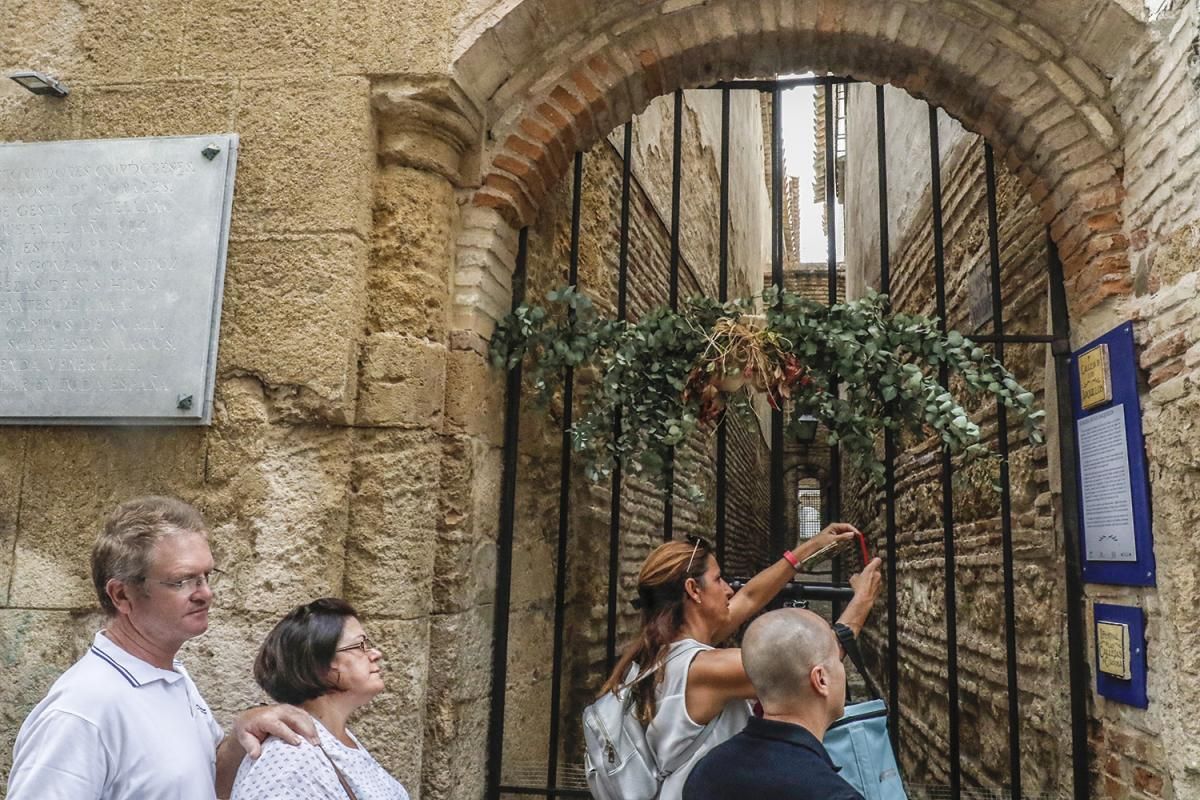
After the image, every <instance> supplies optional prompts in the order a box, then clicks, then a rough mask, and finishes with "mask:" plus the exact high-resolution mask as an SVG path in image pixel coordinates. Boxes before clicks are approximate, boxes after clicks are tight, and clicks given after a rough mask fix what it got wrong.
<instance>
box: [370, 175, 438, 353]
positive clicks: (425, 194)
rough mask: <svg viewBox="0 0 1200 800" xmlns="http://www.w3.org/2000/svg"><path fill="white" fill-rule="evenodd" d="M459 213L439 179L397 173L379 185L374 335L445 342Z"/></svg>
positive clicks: (374, 249)
mask: <svg viewBox="0 0 1200 800" xmlns="http://www.w3.org/2000/svg"><path fill="white" fill-rule="evenodd" d="M456 212H457V208H456V205H455V197H454V190H453V187H451V186H450V183H449V181H447V180H446V179H444V178H442V177H441V176H439V175H435V174H432V173H429V172H424V171H421V170H415V169H406V168H401V167H396V168H391V169H388V170H386V171H385V172H383V173H382V174H381V176H380V178H379V179H378V180H377V181H376V182H375V209H374V217H375V226H374V232H373V234H372V263H371V266H372V272H371V276H370V281H371V310H370V323H371V327H372V329H375V330H392V331H400V332H406V333H412V334H414V335H417V336H425V337H427V338H430V339H442V338H443V337H444V336H445V330H446V314H447V306H448V303H449V293H450V281H451V276H450V272H451V269H452V268H453V264H454V249H453V248H454V241H453V224H454V219H455V216H456Z"/></svg>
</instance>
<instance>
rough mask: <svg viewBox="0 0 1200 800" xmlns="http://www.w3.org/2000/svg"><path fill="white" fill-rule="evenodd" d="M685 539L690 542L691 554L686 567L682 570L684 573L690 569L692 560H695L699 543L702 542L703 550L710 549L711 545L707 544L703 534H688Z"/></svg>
mask: <svg viewBox="0 0 1200 800" xmlns="http://www.w3.org/2000/svg"><path fill="white" fill-rule="evenodd" d="M687 540H688V541H689V542H691V543H692V554H691V556H689V557H688V563H687V567H685V568H684V570H683V573H684V574H685V575H687V574H688V573H690V572H691V571H692V562H693V561H695V560H696V551H697V550H699V549H700V545H702V544H703V545H704V549H705V550H711V549H712V547H711V546H710V545H709V544H708V541H707V540H705V539H704V537H703V536H695V535H692V534H689V535H688V537H687Z"/></svg>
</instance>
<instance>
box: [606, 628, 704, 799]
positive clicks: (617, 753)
mask: <svg viewBox="0 0 1200 800" xmlns="http://www.w3.org/2000/svg"><path fill="white" fill-rule="evenodd" d="M698 649H703V648H700V647H699V646H697V647H687V648H683V649H681V650H680V651H679V652H678V653H676V654H675V655H673V656H671V658H670V659H668V660H667V661H664V662H662V663H660V664H659V665H658V667H654V668H652V669H649V670H647V671H646V672H645V673H642V674H639V675H638V676H637V677H636V678H634V679H633V680H632V681H630V682H629V683H626V684H624V685H623V686H620V687H618V688H617V690H616V692H605V693H604V696H602V697H601V698H600V699H598V700H597V701H596V702H594V703H592V704H591V705H590V706H588V707H587V708H585V709H584V710H583V739H584V743H585V744H586V745H587V749H586V752H585V753H584V755H583V764H584V769H585V772H586V774H587V782H588V788H589V789H590V790H591V792H592V797H594V798H595V800H654V799H655V798H656V797H658V790H659V788H660V787H661V786H662V782H663V781H664V780H666V779H667V776H669V775H670V774H671V773H673V772H674V771H675V770H677V769H679V767H681V766H683V765H684V764H686V763H687V762H688V760H689V759H690V758H691V757H692V756H693V755H694V754H695V752H696V750H698V749H699V748H700V745H702V744H704V741H705V740H706V739H707V738H708V735H709V733H710V732H711V731H712V727H713V722H715V721H716V720H715V719H714V720H712V721H711V722H709V723H708V725H705V726H704V730H702V731H700V733H699V734H697V735H696V738H695V740H693V741H692V743H691V744H689V745H688V746H687V748H686V749H685V750H684V751H683V752H682V753H681V754H680V755H679V757H678V758H677V759H676V760H675V762H674V763H672V764H670V765H667V764H662V765H660V764H659V763H658V759H656V758H655V756H654V751H653V750H652V749H651V748H650V744H649V742H647V741H646V731H645V729H644V728H642V724H641V723H640V722H639V721H638V719H637V716H636V715H635V714H634V698H633V691H632V687H633V685H634V684H636V683H637V682H638V681H641V680H643V679H645V678H648V677H650V676H651V675H653V674H654V673H655V672H656V671H657V670H658V669H659V668H660V667H663V666H665V665H666V664H667V663H668V661H674V660H675V659H676V658H678V657H680V656H682V655H684V654H685V653H694V652H695V651H696V650H698ZM634 669H635V670H636V669H637V665H634Z"/></svg>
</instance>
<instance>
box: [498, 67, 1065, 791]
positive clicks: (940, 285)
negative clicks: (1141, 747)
mask: <svg viewBox="0 0 1200 800" xmlns="http://www.w3.org/2000/svg"><path fill="white" fill-rule="evenodd" d="M853 83H855V81H852V80H849V79H844V78H837V77H804V78H793V79H779V80H766V81H763V80H754V81H731V82H724V83H721V84H717V85H716V86H713V87H708V88H709V90H712V91H717V92H720V95H721V145H720V147H721V151H720V167H719V172H720V183H719V192H720V195H719V209H720V211H719V236H718V240H719V245H718V251H719V263H718V299H719V300H721V301H726V300H728V299H730V298H729V296H728V293H729V244H730V242H729V238H730V230H729V222H730V148H731V143H730V109H731V104H730V98H731V94H732V93H733V92H739V91H740V92H745V91H750V92H760V93H765V94H768V95H770V97H771V100H772V102H771V125H770V128H771V147H770V152H771V158H770V164H771V180H770V186H771V188H770V196H771V210H772V213H771V273H770V276H771V284H772V285H774V286H777V287H780V288H782V287H783V285H784V225H783V217H782V214H783V202H782V200H783V180H784V165H783V157H782V114H781V102H782V93H783V92H784V91H785V90H787V89H790V88H794V87H799V86H814V87H817V90H818V91H822V92H823V93H824V100H825V103H824V109H825V116H824V120H823V123H824V132H825V149H824V162H825V170H824V173H825V181H824V183H825V185H824V194H825V198H824V204H825V216H826V222H827V229H826V265H827V271H828V300H829V302H830V303H831V304H832V303H835V302H837V299H838V295H837V286H838V260H837V253H836V230H835V225H836V213H835V205H836V202H837V198H836V194H837V190H836V184H835V182H836V173H837V165H836V152H835V147H836V140H837V136H838V133H837V130H836V125H837V124H838V119H837V117H836V113H835V112H836V108H837V104H838V99H837V96H836V94H835V92H836V91H837V90H838V88H839V87H845V86H847V85H849V84H853ZM937 115H938V111H937V109H936V108H934V107H930V108H929V136H930V179H931V184H930V187H931V188H930V194H931V204H932V209H931V214H932V240H933V264H932V267H933V270H934V282H935V286H936V293H935V298H934V306H935V308H936V314H937V317H938V319H939V320H940V321H941V325H942V328H943V330H945V326H946V319H947V292H946V263H945V260H946V259H945V242H944V230H943V197H942V176H941V170H942V165H941V158H940V147H939V140H938V125H937V120H938V116H937ZM683 119H684V115H683V93H682V92H681V91H677V92H675V94H674V130H673V153H672V181H671V213H670V221H669V223H667V222H666V221H665V220H664V221H663V223H664V225H668V226H669V239H670V253H669V264H670V269H669V273H668V287H667V292H666V295H667V297H668V301H669V303H670V305H671V307H672V308H677V306H678V303H679V298H680V260H681V252H680V235H681V230H680V207H681V182H682V168H681V158H682V130H683ZM885 119H886V117H885V93H884V88H883V87H882V86H877V87H875V125H876V137H877V149H878V152H877V169H878V195H879V234H880V235H879V239H880V242H879V259H880V286H879V289H880V291H881V292H883V293H890V290H891V288H892V276H891V265H890V263H889V261H890V243H889V231H888V225H889V207H888V177H887V168H888V164H887V145H886V126H885ZM632 133H633V123H632V122H629V123H626V125H625V126H624V140H623V151H622V153H621V156H622V157H621V164H622V167H621V178H620V205H619V236H618V241H617V257H616V263H617V269H618V275H617V291H616V304H615V305H616V309H615V310H616V314H617V316H618V318H620V319H627V318H628V315H629V313H630V308H629V293H628V292H629V280H630V276H629V266H630V249H629V248H630V206H631V184H632V175H631V167H632V162H633V150H632V141H633V135H632ZM983 155H984V165H985V169H984V172H985V181H986V198H987V203H986V205H987V243H988V247H987V253H988V268H989V270H990V292H991V312H992V317H991V318H992V332H991V333H990V334H985V335H976V336H972V337H971V338H972V339H973V340H974V341H976V342H980V343H985V344H989V345H991V346H992V347H994V353H995V356H996V357H997V359H998V360H1000V361H1001V362H1002V363H1003V361H1004V357H1005V352H1004V348H1005V345H1006V344H1044V345H1049V346H1050V347H1051V350H1052V353H1053V357H1054V365H1055V369H1054V380H1055V382H1056V384H1057V386H1060V387H1065V386H1067V385H1068V383H1067V380H1068V378H1067V376H1068V373H1067V363H1068V362H1067V357H1068V355H1069V346H1068V316H1067V303H1066V297H1065V290H1064V287H1063V276H1062V266H1061V264H1060V263H1059V261H1058V258H1057V253H1056V251H1055V248H1054V245H1053V243H1052V242H1051V241H1050V238H1049V233H1048V231H1047V233H1046V235H1045V240H1046V244H1047V252H1048V256H1049V257H1048V263H1047V264H1046V270H1047V277H1048V283H1049V294H1050V298H1049V301H1050V302H1049V305H1050V326H1049V327H1050V332H1049V333H1047V334H1008V333H1006V332H1005V329H1004V316H1003V311H1004V309H1003V308H1002V296H1003V295H1002V290H1001V258H1000V233H999V228H1000V226H999V220H998V212H997V185H996V165H995V159H994V156H993V153H992V149H991V147H990V145H984V154H983ZM584 158H585V154H584V153H576V154H575V156H574V170H573V184H572V193H571V198H572V199H571V225H570V249H569V257H568V265H567V266H568V269H567V282H568V283H569V284H572V285H574V284H576V283H577V282H578V279H579V266H580V224H581V204H582V194H583V190H582V179H583V171H584ZM529 236H530V231H529V229H528V228H526V229H523V230H522V231H521V233H520V238H519V249H518V256H517V265H516V271H515V273H514V275H513V306H514V308H515V307H516V306H517V305H519V304H520V303H522V302H523V301H524V299H525V292H526V277H527V274H526V273H527V262H528V258H529V246H530V245H529ZM939 377H940V379H941V381H942V383H943V385H945V384H946V381H947V377H948V376H947V375H946V372H945V367H943V368H942V374H941V375H940V376H939ZM521 389H522V371H521V366H520V365H518V366H516V367H514V368H513V369H512V370H510V371H509V373H508V375H507V381H506V395H505V429H504V446H503V480H502V485H501V507H500V525H499V540H498V550H497V584H496V597H495V608H494V636H495V640H494V650H493V664H492V699H491V716H490V724H489V749H488V782H487V787H488V789H487V792H488V798H489V799H494V798H500V797H501V796H506V795H511V796H518V795H533V796H544V797H551V798H553V797H588V796H589V794H588V792H587V791H586V789H585V788H583V786H582V785H581V783H580V781H579V780H578V779H577V778H578V776H574V777H572V776H570V775H569V773H570V770H564V768H563V766H564V765H563V764H561V763H560V762H561V760H562V759H561V747H560V744H561V740H562V726H563V725H564V722H565V724H568V725H575V726H578V718H577V716H576V717H572V718H569V719H567V720H565V721H564V719H563V717H564V712H563V688H564V682H565V681H567V680H568V676H567V675H566V674H565V670H564V652H565V648H566V646H567V642H566V632H565V620H566V605H567V590H568V585H567V582H568V571H569V570H568V554H569V549H568V541H569V538H570V534H571V530H570V515H571V511H572V502H573V501H574V500H575V499H576V493H577V492H578V491H579V489H578V487H577V486H576V487H573V486H572V464H571V445H570V436H569V429H570V427H571V424H572V402H573V395H574V389H575V376H574V375H573V374H572V371H571V370H570V369H567V370H566V371H565V374H564V375H563V394H562V411H561V420H560V423H561V429H560V432H561V445H560V446H561V460H560V464H559V475H558V495H557V496H558V501H557V513H558V526H557V540H556V542H555V559H554V568H555V580H554V600H553V629H552V637H551V653H550V661H549V664H550V672H551V674H550V690H549V699H548V701H549V715H548V750H547V753H546V759H545V767H546V768H545V773H544V776H538V775H530V774H527V773H526V774H522V773H520V772H519V771H518V772H517V773H516V774H517V777H518V778H520V779H519V780H513V779H511V778H508V779H506V775H508V774H509V772H511V771H506V770H505V769H504V758H505V752H506V742H505V740H504V729H505V718H506V712H507V711H510V710H511V707H510V706H509V705H508V704H507V700H508V692H507V689H508V686H509V677H510V676H509V657H510V652H509V646H510V638H511V636H510V634H511V631H510V604H511V600H512V590H513V568H514V552H513V550H514V548H513V545H514V530H515V523H516V496H517V482H518V466H519V459H518V440H519V420H520V411H521V395H522V391H521ZM1056 396H1057V400H1058V403H1057V405H1058V407H1057V413H1058V423H1059V424H1058V430H1059V456H1060V464H1061V469H1062V472H1063V474H1064V475H1068V476H1069V475H1072V474H1074V464H1075V453H1076V450H1075V443H1074V436H1073V432H1074V426H1073V421H1072V416H1071V413H1072V412H1071V409H1070V402H1069V399H1068V394H1067V393H1066V392H1065V391H1059V392H1056ZM621 424H622V421H621V419H620V417H619V416H618V417H617V418H616V419H614V420H613V426H614V429H616V430H620V427H621ZM997 426H998V432H997V437H996V438H997V445H998V448H999V453H1000V456H1001V459H1002V460H1001V462H1000V474H999V489H1000V491H999V506H1000V520H1001V546H1002V554H1001V556H1002V558H1001V560H1002V565H1001V568H1002V572H1003V585H1004V596H1003V609H1004V615H1003V616H1004V619H1003V629H1004V652H1005V681H1006V684H1007V690H1008V691H1007V695H1008V696H1007V703H1006V705H1007V723H1008V761H1009V763H1008V775H1009V783H1008V785H1007V795H1006V796H1009V797H1012V798H1021V797H1023V796H1028V795H1023V792H1022V780H1021V778H1022V763H1021V747H1020V722H1021V706H1020V691H1019V675H1018V668H1017V630H1016V616H1017V610H1016V590H1015V578H1014V552H1013V527H1012V497H1011V487H1010V479H1009V462H1008V455H1009V436H1008V427H1007V420H1006V416H1005V414H1004V413H999V414H998V415H997ZM783 432H784V412H783V411H782V410H775V411H773V412H772V415H771V426H770V436H769V439H770V454H771V455H770V467H769V485H770V505H769V521H770V532H771V534H770V537H771V541H770V542H769V548H770V551H771V552H779V551H780V550H781V549H782V548H783V547H784V546H785V544H786V543H788V542H789V541H791V540H792V539H793V538H794V537H792V534H791V532H789V529H788V526H787V524H786V522H787V520H786V505H785V495H786V493H787V492H788V491H789V489H788V486H787V485H786V480H785V466H784V450H785V448H784V436H783ZM715 439H716V452H715V466H714V470H715V493H714V494H715V507H716V508H715V526H714V527H715V531H714V534H715V536H714V538H715V544H716V549H717V553H718V558H719V560H721V562H722V563H723V564H724V563H725V560H726V555H727V545H728V539H729V537H728V535H727V527H728V519H727V514H726V510H727V508H726V507H727V488H728V470H729V462H728V447H729V443H728V432H727V430H726V426H725V425H721V426H719V427H718V428H717V432H716V437H715ZM897 448H898V445H897V442H896V440H895V437H894V436H893V435H892V434H891V433H889V434H888V435H887V436H886V438H885V442H884V462H885V485H884V509H885V513H884V518H883V529H882V541H883V547H884V554H885V569H886V573H885V575H886V587H887V588H886V609H887V614H886V620H881V619H879V618H875V619H874V621H873V622H872V623H871V625H872V626H874V627H876V628H880V627H883V626H886V643H885V644H886V646H885V647H884V649H883V652H882V653H881V654H879V660H880V661H881V662H882V669H883V672H884V674H885V680H884V681H883V685H884V686H885V687H886V694H887V697H886V699H887V701H888V708H889V717H890V718H889V723H890V730H891V733H892V736H893V740H894V744H895V746H896V748H897V753H898V754H899V753H901V752H902V749H903V747H904V741H903V739H902V738H901V737H900V732H901V730H902V728H901V717H902V710H903V709H902V708H901V698H900V678H899V651H900V647H899V644H898V640H899V631H898V622H899V614H898V609H899V601H898V587H899V584H900V578H901V577H902V575H903V571H904V567H905V565H904V564H903V563H901V562H900V561H899V559H898V556H897V552H898V547H897V517H896V508H897V485H896V484H897V481H896V462H897V458H898V455H899V453H898V449H897ZM954 469H955V463H954V461H953V459H952V457H951V456H950V454H949V453H948V452H946V451H945V450H944V449H943V451H942V454H941V462H940V470H941V527H942V531H941V534H942V535H941V540H942V551H943V553H942V558H943V561H944V580H945V584H944V592H945V636H946V642H947V646H946V654H945V665H946V677H947V681H946V683H947V694H948V698H947V700H948V715H949V719H948V731H949V735H948V738H947V749H948V752H947V754H946V755H947V765H946V770H945V773H946V776H947V786H946V787H945V789H944V792H945V793H944V794H942V795H940V796H946V797H950V798H954V799H955V800H957V799H958V798H960V797H964V796H967V794H964V792H967V793H969V792H970V791H971V790H969V789H965V788H964V787H963V785H962V752H961V739H962V729H961V718H960V679H959V665H958V649H959V648H958V643H959V640H958V607H957V602H958V601H957V590H956V586H955V577H956V537H955V518H954V503H953V499H952V497H953V484H952V479H953V476H954ZM672 470H673V465H672V464H671V463H668V465H667V472H668V486H670V485H671V482H672V481H673V474H672ZM826 474H827V481H826V483H825V485H824V486H823V487H822V495H821V502H820V503H819V505H820V507H821V509H822V516H823V517H824V519H825V520H826V521H828V520H832V519H838V518H840V515H841V510H840V509H841V502H840V501H841V490H842V475H841V462H840V457H839V454H838V451H837V448H836V446H834V447H833V448H831V450H830V455H829V464H828V470H827V473H826ZM624 477H625V476H624V475H623V474H622V466H621V465H619V464H618V465H617V466H616V468H615V470H614V473H613V475H612V481H611V487H610V509H609V520H608V542H607V558H608V564H607V567H608V570H607V586H606V591H605V596H604V609H605V616H606V623H607V624H606V633H605V647H604V652H605V664H606V665H607V666H608V667H609V668H611V665H612V664H613V663H615V660H616V658H617V654H618V646H619V642H618V616H619V613H618V606H619V603H620V602H621V599H622V598H621V592H620V585H619V584H620V574H619V563H620V554H621V549H622V529H621V508H622V502H623V499H622V491H623V486H624V484H625V481H624ZM791 493H792V495H796V487H795V485H794V484H793V486H792V487H791ZM1074 494H1075V486H1074V482H1073V481H1072V480H1065V481H1063V482H1062V498H1061V503H1060V505H1059V508H1060V512H1059V513H1060V514H1061V520H1062V525H1061V528H1062V530H1061V532H1060V535H1061V536H1062V542H1061V546H1062V548H1063V553H1064V559H1063V564H1062V568H1063V570H1064V574H1063V578H1064V583H1065V594H1066V605H1067V607H1066V609H1064V611H1065V616H1066V635H1067V649H1068V652H1069V669H1068V672H1069V677H1070V731H1071V736H1070V738H1071V747H1070V754H1069V757H1070V763H1071V772H1072V784H1073V786H1072V795H1071V796H1073V797H1074V798H1075V800H1085V799H1086V798H1087V797H1088V796H1089V788H1088V765H1087V705H1086V703H1087V696H1086V691H1087V685H1088V684H1087V681H1088V678H1087V667H1086V663H1085V660H1084V659H1085V656H1084V634H1083V628H1082V624H1083V623H1082V597H1083V594H1082V584H1081V579H1080V571H1079V553H1078V544H1077V543H1078V537H1077V530H1078V520H1077V519H1076V515H1077V512H1076V509H1077V508H1078V506H1077V503H1076V498H1075V496H1074ZM662 502H663V515H662V537H663V538H664V539H669V538H671V536H672V532H673V531H674V529H675V525H674V516H675V505H674V503H675V497H674V493H673V492H672V491H671V490H670V489H668V491H666V492H665V495H664V497H663V498H662ZM850 521H854V520H850ZM790 537H791V538H790ZM840 579H841V575H840V574H838V572H837V568H836V566H835V568H834V570H833V574H832V580H833V582H834V583H838V582H839V581H840ZM599 683H600V681H596V683H595V686H593V687H589V688H593V689H594V688H596V687H598V686H599ZM538 777H543V778H544V779H543V780H538V779H537V778H538ZM931 796H932V795H931ZM987 796H989V797H991V796H996V797H999V796H1000V795H999V794H996V795H992V794H988V795H987Z"/></svg>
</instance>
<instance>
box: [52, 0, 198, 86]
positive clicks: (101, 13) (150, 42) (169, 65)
mask: <svg viewBox="0 0 1200 800" xmlns="http://www.w3.org/2000/svg"><path fill="white" fill-rule="evenodd" d="M84 9H85V13H84V17H83V20H82V24H81V25H80V26H79V28H78V29H77V30H78V35H77V41H78V42H79V46H80V49H81V50H82V51H83V53H84V54H85V59H86V60H85V61H84V63H83V65H82V68H81V72H82V74H83V75H85V76H87V77H88V78H89V79H92V80H95V79H96V78H99V79H101V80H104V81H106V82H111V81H114V80H121V81H128V80H131V79H137V78H162V77H164V76H173V75H178V74H179V67H180V61H181V58H182V55H183V50H182V45H183V42H184V32H185V30H186V29H187V28H189V27H191V26H192V25H193V24H195V22H196V20H194V19H193V18H192V16H191V15H190V14H189V13H188V7H187V6H186V5H183V4H160V3H129V2H125V0H95V2H89V3H88V4H87V5H86V6H84ZM38 16H40V15H38ZM217 52H220V51H217ZM217 64H219V62H218V61H216V60H215V59H214V62H213V65H211V66H210V67H209V69H207V70H206V72H209V73H210V74H211V73H213V72H219V71H220V69H219V67H218V66H217ZM185 105H186V104H185Z"/></svg>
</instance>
